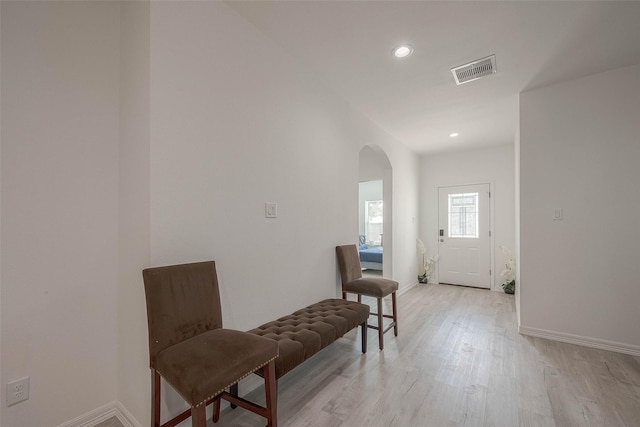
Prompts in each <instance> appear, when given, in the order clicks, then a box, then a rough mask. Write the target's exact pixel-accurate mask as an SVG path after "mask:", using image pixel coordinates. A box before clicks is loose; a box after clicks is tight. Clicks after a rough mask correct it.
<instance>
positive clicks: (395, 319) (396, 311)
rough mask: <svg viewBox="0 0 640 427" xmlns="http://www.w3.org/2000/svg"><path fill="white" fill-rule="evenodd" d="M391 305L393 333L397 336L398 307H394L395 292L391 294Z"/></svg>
mask: <svg viewBox="0 0 640 427" xmlns="http://www.w3.org/2000/svg"><path fill="white" fill-rule="evenodd" d="M391 305H392V308H393V323H394V325H393V334H394V335H395V336H398V309H397V308H396V293H395V292H393V293H392V294H391Z"/></svg>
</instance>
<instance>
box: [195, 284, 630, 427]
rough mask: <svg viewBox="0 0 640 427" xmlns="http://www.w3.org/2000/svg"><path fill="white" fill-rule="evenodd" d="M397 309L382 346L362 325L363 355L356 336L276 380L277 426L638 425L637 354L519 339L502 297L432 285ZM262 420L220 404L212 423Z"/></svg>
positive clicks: (510, 302) (510, 306) (247, 385)
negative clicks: (365, 337)
mask: <svg viewBox="0 0 640 427" xmlns="http://www.w3.org/2000/svg"><path fill="white" fill-rule="evenodd" d="M398 303H399V328H400V330H399V333H400V335H399V336H398V337H393V334H392V333H391V332H389V333H387V334H386V335H385V349H384V351H382V352H381V351H379V350H378V348H377V347H378V342H377V337H376V335H375V331H373V330H369V337H368V338H369V346H368V350H367V354H366V355H362V354H361V352H360V345H359V344H360V335H359V334H360V331H359V329H358V330H357V331H351V332H350V333H349V334H347V335H346V336H345V337H344V338H342V339H340V340H339V341H338V342H336V343H334V344H332V345H331V346H329V347H328V348H326V349H325V350H323V351H322V352H320V353H319V354H317V355H315V356H314V357H312V358H311V359H310V360H308V361H307V362H305V363H304V364H303V365H301V366H299V367H297V368H296V369H295V370H294V371H292V372H291V373H289V374H288V375H287V376H285V377H283V378H282V379H281V380H280V382H279V395H278V421H279V425H280V426H281V427H282V426H296V427H297V426H322V427H337V426H344V427H347V426H348V427H358V426H367V427H374V426H399V427H404V426H412V427H413V426H498V427H500V426H506V427H511V426H536V427H537V426H558V427H564V426H640V358H638V357H633V356H628V355H623V354H618V353H612V352H608V351H604V350H596V349H590V348H586V347H581V346H576V345H571V344H564V343H559V342H554V341H548V340H544V339H539V338H531V337H526V336H521V335H519V334H518V333H517V326H516V317H515V307H514V299H513V296H512V295H506V294H504V293H499V292H491V291H487V290H480V289H473V288H465V287H457V286H448V285H432V284H429V285H420V286H417V287H415V288H413V289H411V290H409V291H408V292H406V293H404V294H403V295H400V296H399V297H398ZM256 384H258V382H256V381H254V380H251V379H250V380H249V381H248V382H243V383H241V386H240V390H241V394H242V391H243V390H245V391H246V390H251V389H252V387H254V386H255V385H256ZM262 394H263V391H262V389H257V390H255V391H253V392H251V393H249V397H250V398H252V399H255V400H256V401H264V399H263V398H262V397H261V396H262ZM263 420H264V419H262V418H260V417H257V416H256V415H254V414H251V413H249V412H247V411H244V410H241V409H235V410H231V409H230V408H229V407H224V409H223V411H222V414H221V419H220V421H219V422H218V423H216V424H213V422H212V421H211V420H209V421H208V424H207V425H208V426H211V427H213V426H214V425H215V426H220V427H226V426H263V425H264V421H263ZM185 425H190V424H189V421H187V422H186V423H185Z"/></svg>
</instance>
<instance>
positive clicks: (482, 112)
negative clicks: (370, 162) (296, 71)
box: [229, 1, 640, 154]
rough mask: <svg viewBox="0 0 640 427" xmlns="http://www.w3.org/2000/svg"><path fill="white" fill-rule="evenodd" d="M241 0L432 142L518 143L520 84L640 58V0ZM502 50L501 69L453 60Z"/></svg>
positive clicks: (321, 65)
mask: <svg viewBox="0 0 640 427" xmlns="http://www.w3.org/2000/svg"><path fill="white" fill-rule="evenodd" d="M229 4H230V6H231V7H233V8H234V9H235V10H236V11H237V12H238V13H239V14H240V15H242V16H243V17H244V18H245V19H246V20H248V21H249V22H251V23H252V24H254V25H255V26H256V27H257V28H258V29H259V30H260V31H262V32H263V33H264V34H265V35H266V36H267V37H269V38H270V39H272V40H273V41H274V42H275V43H276V44H278V45H280V46H281V47H282V48H283V49H284V50H285V51H287V52H288V53H289V54H290V55H292V56H293V57H295V58H297V59H298V60H299V61H301V62H302V63H304V64H305V65H306V66H307V67H309V68H310V69H312V70H313V71H314V72H315V73H317V75H318V76H319V77H320V78H321V79H322V80H323V81H324V82H325V84H326V85H327V86H329V87H330V88H331V89H332V90H334V91H336V92H337V93H339V94H340V95H341V96H343V97H344V98H345V99H346V100H348V101H349V102H350V103H351V104H352V105H353V106H354V107H355V108H356V109H358V110H359V111H360V112H362V113H363V114H364V115H365V116H367V117H368V118H369V119H371V120H372V121H373V122H375V123H376V124H377V125H378V126H380V127H381V128H382V129H384V130H385V131H387V132H388V133H389V134H391V135H392V136H394V137H395V138H396V139H398V140H399V141H401V142H403V143H404V144H406V145H407V146H408V147H410V148H412V149H413V150H415V151H416V152H418V153H420V154H428V153H434V152H440V151H448V150H458V149H466V148H472V147H480V146H487V145H497V144H507V143H511V142H512V141H513V139H514V135H515V129H516V122H517V117H518V94H519V93H520V92H522V91H525V90H527V89H531V88H534V87H539V86H545V85H549V84H552V83H554V82H558V81H562V80H567V79H573V78H577V77H581V76H586V75H589V74H593V73H598V72H601V71H605V70H608V69H614V68H619V67H623V66H629V65H634V64H638V63H640V2H638V1H634V2H611V1H603V2H582V1H573V2H524V1H517V2H484V1H482V2H458V1H455V2H452V1H448V2H432V1H412V2H405V1H231V2H229ZM401 43H409V44H411V45H412V46H413V47H414V49H415V50H414V53H413V55H411V56H410V57H408V58H406V59H404V60H398V59H394V58H393V57H392V55H391V50H392V48H393V47H395V46H396V45H399V44H401ZM491 54H495V55H496V63H497V70H498V72H497V73H496V74H493V75H491V76H489V77H486V78H484V79H481V80H477V81H473V82H469V83H465V84H463V85H461V86H456V84H455V82H454V79H453V76H452V74H451V71H450V69H451V68H453V67H456V66H458V65H462V64H465V63H468V62H471V61H473V60H476V59H479V58H483V57H485V56H488V55H491ZM454 131H455V132H459V133H460V136H459V137H457V138H455V139H454V138H449V136H448V135H449V134H450V133H451V132H454Z"/></svg>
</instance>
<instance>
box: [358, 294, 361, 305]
mask: <svg viewBox="0 0 640 427" xmlns="http://www.w3.org/2000/svg"><path fill="white" fill-rule="evenodd" d="M358 302H359V303H361V302H362V295H361V294H358Z"/></svg>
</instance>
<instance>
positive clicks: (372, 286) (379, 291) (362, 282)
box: [336, 245, 398, 350]
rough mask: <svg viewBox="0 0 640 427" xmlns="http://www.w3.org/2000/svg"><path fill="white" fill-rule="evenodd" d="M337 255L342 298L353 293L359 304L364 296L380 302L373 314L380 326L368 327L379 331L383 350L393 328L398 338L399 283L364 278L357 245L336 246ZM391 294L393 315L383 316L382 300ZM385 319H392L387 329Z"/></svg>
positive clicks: (379, 278) (379, 340)
mask: <svg viewBox="0 0 640 427" xmlns="http://www.w3.org/2000/svg"><path fill="white" fill-rule="evenodd" d="M336 255H337V256H338V265H339V266H340V276H341V277H342V298H344V299H347V293H353V294H357V295H358V302H361V299H362V295H366V296H370V297H374V298H376V299H377V300H378V312H377V313H371V314H372V315H376V316H377V317H378V324H377V325H367V326H368V327H369V328H371V329H376V330H377V331H378V343H379V347H380V350H383V349H384V333H385V332H387V331H388V330H390V329H391V328H393V333H394V335H396V336H398V311H397V309H396V291H397V290H398V282H396V281H394V280H389V279H384V278H381V277H362V268H361V267H360V258H359V257H358V249H357V248H356V245H344V246H336ZM389 294H391V307H392V312H393V314H392V315H389V314H383V311H382V300H383V299H384V298H385V297H386V296H387V295H389ZM384 318H389V319H392V321H391V323H389V325H388V326H387V327H386V328H385V327H384V323H383V319H384Z"/></svg>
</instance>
